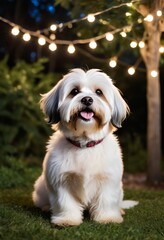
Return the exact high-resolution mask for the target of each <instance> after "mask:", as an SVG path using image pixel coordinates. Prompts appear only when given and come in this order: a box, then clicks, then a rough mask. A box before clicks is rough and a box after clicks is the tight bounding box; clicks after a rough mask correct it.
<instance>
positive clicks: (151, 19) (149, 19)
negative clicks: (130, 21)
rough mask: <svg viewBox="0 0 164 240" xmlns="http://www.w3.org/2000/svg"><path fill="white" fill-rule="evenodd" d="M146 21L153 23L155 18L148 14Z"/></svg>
mask: <svg viewBox="0 0 164 240" xmlns="http://www.w3.org/2000/svg"><path fill="white" fill-rule="evenodd" d="M144 20H145V21H147V22H152V21H153V20H154V17H153V15H152V14H148V15H147V16H146V17H145V18H144Z"/></svg>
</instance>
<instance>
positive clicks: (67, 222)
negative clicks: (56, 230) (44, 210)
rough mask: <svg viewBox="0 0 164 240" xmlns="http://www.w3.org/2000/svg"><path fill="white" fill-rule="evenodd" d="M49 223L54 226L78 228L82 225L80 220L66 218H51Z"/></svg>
mask: <svg viewBox="0 0 164 240" xmlns="http://www.w3.org/2000/svg"><path fill="white" fill-rule="evenodd" d="M51 223H52V224H53V225H56V226H61V227H64V226H78V225H80V224H81V223H82V219H71V218H68V217H67V218H66V217H55V216H52V217H51Z"/></svg>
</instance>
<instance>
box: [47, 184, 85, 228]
mask: <svg viewBox="0 0 164 240" xmlns="http://www.w3.org/2000/svg"><path fill="white" fill-rule="evenodd" d="M50 202H51V210H52V216H51V223H52V224H54V225H59V226H69V225H79V224H81V223H82V210H83V209H82V206H81V204H80V203H79V202H78V201H76V199H75V198H74V197H73V196H72V195H71V194H70V192H69V190H68V189H67V188H65V187H64V186H59V187H58V189H57V192H56V193H55V194H54V193H51V194H50Z"/></svg>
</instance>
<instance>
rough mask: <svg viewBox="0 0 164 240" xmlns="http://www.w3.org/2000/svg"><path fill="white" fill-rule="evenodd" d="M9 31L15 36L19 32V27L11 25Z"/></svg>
mask: <svg viewBox="0 0 164 240" xmlns="http://www.w3.org/2000/svg"><path fill="white" fill-rule="evenodd" d="M11 33H12V35H14V36H17V35H18V34H19V33H20V31H19V28H18V27H13V28H12V29H11Z"/></svg>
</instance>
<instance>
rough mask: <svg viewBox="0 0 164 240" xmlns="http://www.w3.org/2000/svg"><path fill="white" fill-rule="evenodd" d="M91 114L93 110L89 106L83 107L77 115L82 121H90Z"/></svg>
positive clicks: (92, 114)
mask: <svg viewBox="0 0 164 240" xmlns="http://www.w3.org/2000/svg"><path fill="white" fill-rule="evenodd" d="M93 116H94V112H93V111H92V110H91V109H89V108H86V109H83V110H82V111H81V112H79V117H80V118H81V119H83V120H84V121H90V120H91V119H92V118H93Z"/></svg>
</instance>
